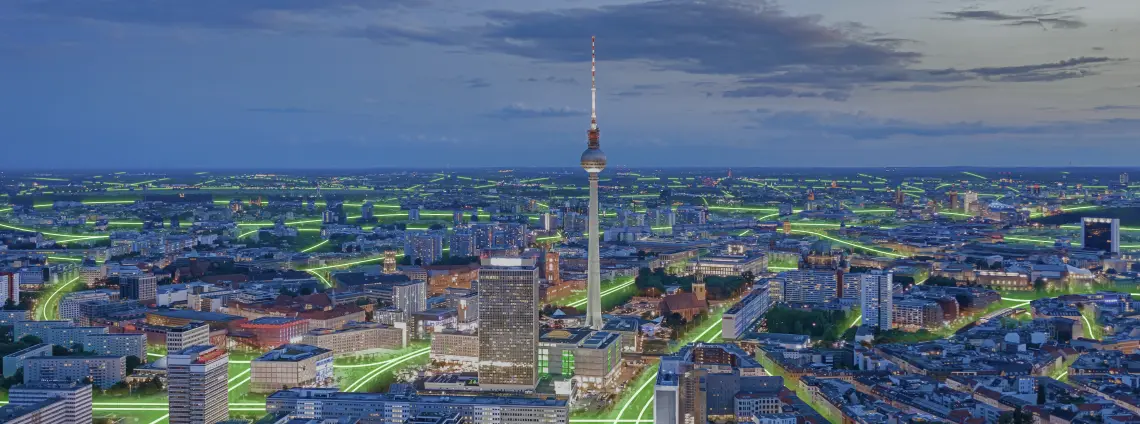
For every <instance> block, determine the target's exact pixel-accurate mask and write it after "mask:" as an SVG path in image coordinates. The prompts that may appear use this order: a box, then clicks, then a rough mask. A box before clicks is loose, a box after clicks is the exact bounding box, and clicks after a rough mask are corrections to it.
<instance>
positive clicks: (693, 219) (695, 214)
mask: <svg viewBox="0 0 1140 424" xmlns="http://www.w3.org/2000/svg"><path fill="white" fill-rule="evenodd" d="M708 215H709V211H708V209H705V207H704V206H691V205H690V206H680V207H677V217H676V219H675V220H676V223H678V224H684V225H702V224H705V223H707V222H708Z"/></svg>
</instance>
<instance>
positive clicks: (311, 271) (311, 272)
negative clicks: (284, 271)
mask: <svg viewBox="0 0 1140 424" xmlns="http://www.w3.org/2000/svg"><path fill="white" fill-rule="evenodd" d="M306 272H308V273H309V274H313V275H315V276H317V278H320V279H321V282H322V283H325V286H328V287H332V283H330V282H329V280H326V279H325V277H324V276H323V275H321V274H320V273H319V272H313V270H306Z"/></svg>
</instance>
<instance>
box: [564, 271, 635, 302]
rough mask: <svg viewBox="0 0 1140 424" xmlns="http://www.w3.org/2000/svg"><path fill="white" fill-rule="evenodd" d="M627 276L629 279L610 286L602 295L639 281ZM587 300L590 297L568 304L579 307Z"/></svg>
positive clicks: (604, 295)
mask: <svg viewBox="0 0 1140 424" xmlns="http://www.w3.org/2000/svg"><path fill="white" fill-rule="evenodd" d="M625 278H628V279H629V281H625V282H621V283H618V285H616V286H614V287H610V288H608V289H606V291H604V292H602V297H606V296H608V295H610V294H613V293H615V292H617V291H619V290H621V289H624V288H626V287H629V286H630V285H632V284H633V283H636V282H637V281H636V280H635V279H634V278H633V277H625ZM586 300H588V299H582V300H579V301H577V302H571V303H570V304H569V305H567V306H570V307H573V308H577V307H579V306H582V305H585V304H586Z"/></svg>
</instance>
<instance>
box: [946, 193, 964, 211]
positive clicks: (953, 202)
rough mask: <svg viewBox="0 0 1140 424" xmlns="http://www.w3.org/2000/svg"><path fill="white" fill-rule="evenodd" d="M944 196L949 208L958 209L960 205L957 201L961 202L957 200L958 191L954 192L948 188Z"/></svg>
mask: <svg viewBox="0 0 1140 424" xmlns="http://www.w3.org/2000/svg"><path fill="white" fill-rule="evenodd" d="M946 198H947V200H949V203H950V209H951V210H958V209H960V206H961V205H959V203H961V202H960V201H959V200H960V199H959V198H958V192H956V191H954V190H950V191H949V192H947V193H946Z"/></svg>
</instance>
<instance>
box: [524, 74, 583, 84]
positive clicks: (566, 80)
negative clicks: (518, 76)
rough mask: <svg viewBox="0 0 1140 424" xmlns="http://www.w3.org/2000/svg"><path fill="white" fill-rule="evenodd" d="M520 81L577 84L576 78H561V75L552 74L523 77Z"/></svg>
mask: <svg viewBox="0 0 1140 424" xmlns="http://www.w3.org/2000/svg"><path fill="white" fill-rule="evenodd" d="M520 81H522V82H548V83H551V84H568V85H577V84H578V80H577V79H574V78H562V77H556V76H553V75H552V76H549V77H546V78H535V77H530V78H524V79H522V80H520Z"/></svg>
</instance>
